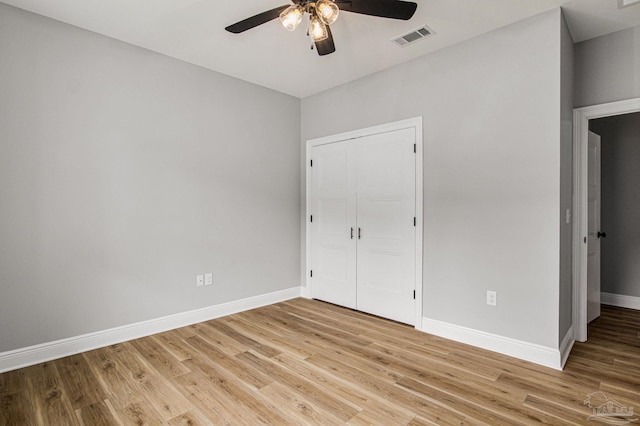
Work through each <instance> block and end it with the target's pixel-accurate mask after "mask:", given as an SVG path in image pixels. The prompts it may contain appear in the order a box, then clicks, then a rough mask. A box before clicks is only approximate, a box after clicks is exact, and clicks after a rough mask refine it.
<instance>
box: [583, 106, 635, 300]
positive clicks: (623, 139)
mask: <svg viewBox="0 0 640 426" xmlns="http://www.w3.org/2000/svg"><path fill="white" fill-rule="evenodd" d="M589 130H590V131H591V132H594V133H596V134H598V135H599V136H600V138H601V141H602V143H601V145H602V149H601V154H602V155H601V170H602V173H601V175H600V176H601V179H600V182H601V188H602V190H601V194H602V196H601V200H602V202H601V215H600V217H601V221H600V222H601V226H600V228H601V235H604V236H605V237H606V238H601V261H600V265H601V266H600V276H601V280H600V281H601V295H602V299H601V302H602V303H604V304H607V305H613V306H619V307H623V308H632V309H640V262H639V260H640V214H638V212H640V112H635V113H629V114H623V115H616V116H612V117H603V118H598V119H593V120H590V121H589ZM587 278H588V277H587Z"/></svg>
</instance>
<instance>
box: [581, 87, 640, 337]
mask: <svg viewBox="0 0 640 426" xmlns="http://www.w3.org/2000/svg"><path fill="white" fill-rule="evenodd" d="M633 112H640V98H635V99H628V100H625V101H618V102H610V103H606V104H600V105H593V106H588V107H583V108H576V109H574V110H573V211H574V215H573V216H574V221H573V260H572V265H573V330H574V338H575V340H577V341H579V342H584V341H586V340H587V244H586V243H585V238H586V236H587V232H588V231H587V219H588V218H587V212H588V209H587V202H588V197H587V182H588V178H587V173H588V162H587V152H588V147H587V144H588V139H589V120H593V119H596V118H602V117H610V116H614V115H621V114H629V113H633Z"/></svg>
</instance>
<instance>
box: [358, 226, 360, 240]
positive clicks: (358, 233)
mask: <svg viewBox="0 0 640 426" xmlns="http://www.w3.org/2000/svg"><path fill="white" fill-rule="evenodd" d="M358 239H360V228H358Z"/></svg>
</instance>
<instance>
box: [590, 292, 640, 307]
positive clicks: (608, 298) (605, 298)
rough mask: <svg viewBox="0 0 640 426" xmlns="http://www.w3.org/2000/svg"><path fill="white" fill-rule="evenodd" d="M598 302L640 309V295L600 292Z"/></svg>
mask: <svg viewBox="0 0 640 426" xmlns="http://www.w3.org/2000/svg"><path fill="white" fill-rule="evenodd" d="M600 303H602V304H604V305H611V306H617V307H619V308H627V309H636V310H640V297H636V296H625V295H623V294H613V293H600Z"/></svg>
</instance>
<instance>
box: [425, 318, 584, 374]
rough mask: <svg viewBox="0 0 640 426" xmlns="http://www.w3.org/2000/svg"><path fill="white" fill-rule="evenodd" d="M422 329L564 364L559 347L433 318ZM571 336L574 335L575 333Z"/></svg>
mask: <svg viewBox="0 0 640 426" xmlns="http://www.w3.org/2000/svg"><path fill="white" fill-rule="evenodd" d="M421 331H424V332H425V333H429V334H434V335H436V336H440V337H444V338H445V339H450V340H455V341H456V342H460V343H466V344H468V345H472V346H477V347H479V348H482V349H487V350H490V351H493V352H498V353H501V354H503V355H508V356H512V357H514V358H519V359H522V360H525V361H529V362H533V363H536V364H540V365H543V366H545V367H550V368H554V369H556V370H562V365H563V364H562V362H561V358H562V357H561V354H560V350H559V349H554V348H549V347H547V346H542V345H537V344H535V343H529V342H523V341H521V340H516V339H512V338H509V337H503V336H499V335H496V334H491V333H487V332H484V331H479V330H474V329H472V328H467V327H462V326H459V325H455V324H449V323H446V322H443V321H438V320H434V319H431V318H422V328H421ZM571 337H573V334H572V336H571ZM565 339H566V337H565ZM563 343H564V341H563ZM566 345H567V346H568V343H566ZM567 356H568V354H567Z"/></svg>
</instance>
